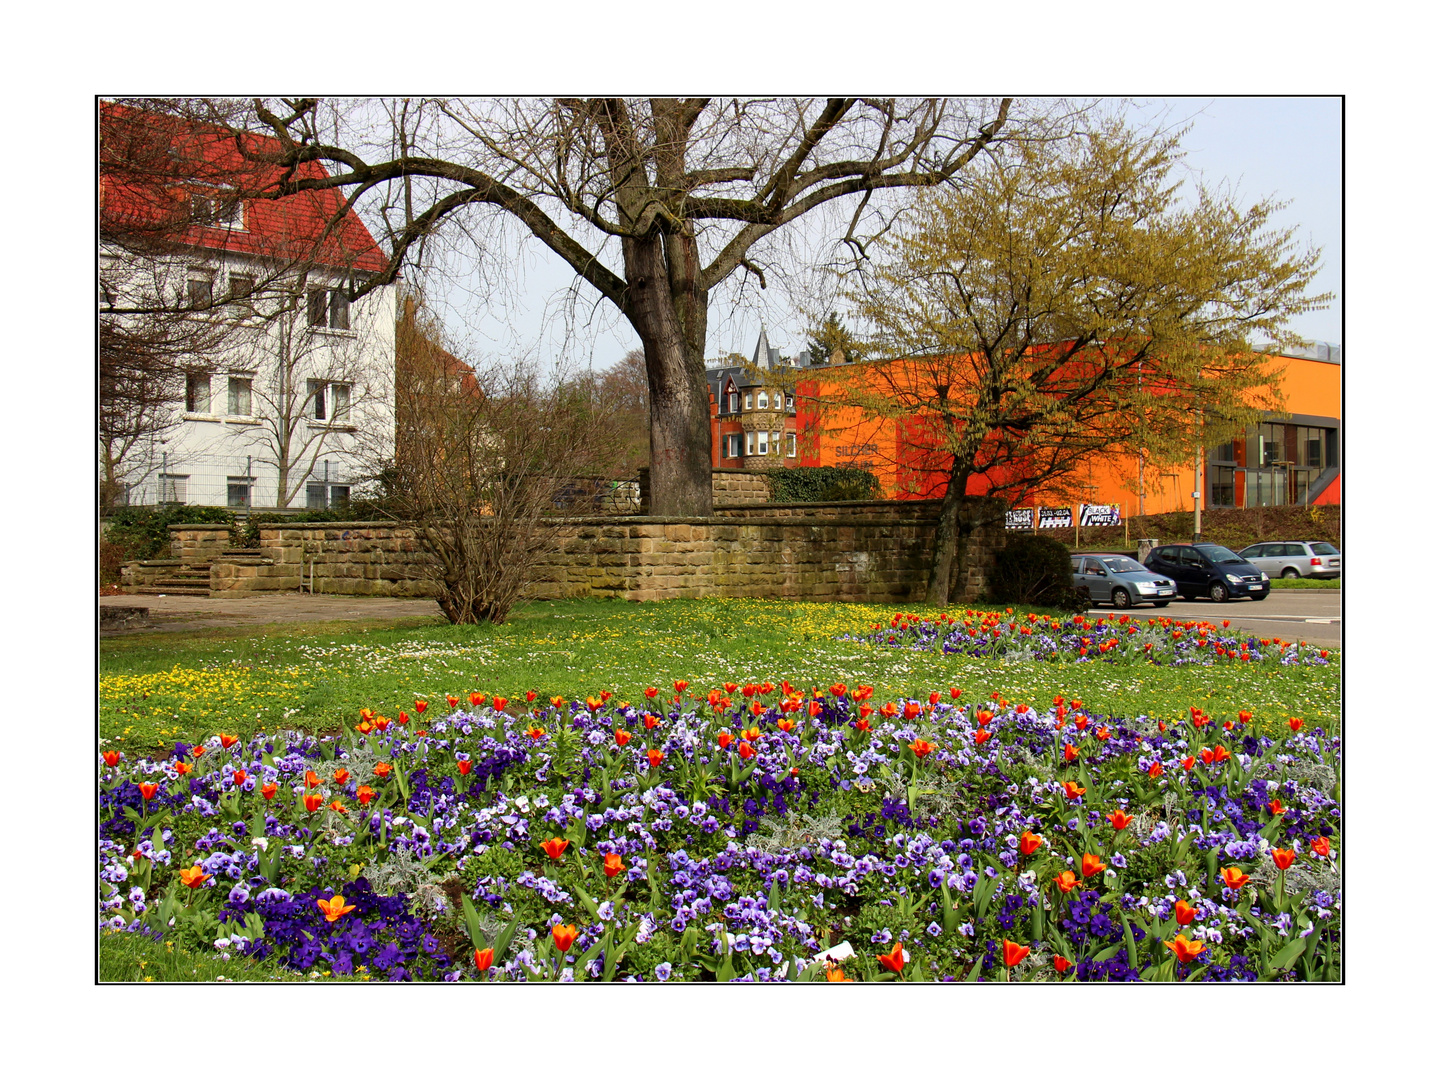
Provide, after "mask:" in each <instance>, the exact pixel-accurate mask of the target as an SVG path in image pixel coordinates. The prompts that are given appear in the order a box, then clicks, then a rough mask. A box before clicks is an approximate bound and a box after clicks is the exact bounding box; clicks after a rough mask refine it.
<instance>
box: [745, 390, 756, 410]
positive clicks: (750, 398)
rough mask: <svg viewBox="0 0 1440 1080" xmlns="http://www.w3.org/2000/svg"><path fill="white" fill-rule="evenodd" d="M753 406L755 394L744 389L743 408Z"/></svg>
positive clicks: (751, 407)
mask: <svg viewBox="0 0 1440 1080" xmlns="http://www.w3.org/2000/svg"><path fill="white" fill-rule="evenodd" d="M754 407H755V395H754V394H752V393H751V392H750V391H749V390H746V391H745V408H746V409H747V410H749V409H753V408H754Z"/></svg>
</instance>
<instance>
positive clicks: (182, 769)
mask: <svg viewBox="0 0 1440 1080" xmlns="http://www.w3.org/2000/svg"><path fill="white" fill-rule="evenodd" d="M192 770H193V766H191V764H190V763H189V762H188V761H177V762H175V775H176V776H184V775H185V774H186V773H188V772H191V771H192Z"/></svg>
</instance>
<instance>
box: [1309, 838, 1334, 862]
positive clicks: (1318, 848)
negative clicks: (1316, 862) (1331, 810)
mask: <svg viewBox="0 0 1440 1080" xmlns="http://www.w3.org/2000/svg"><path fill="white" fill-rule="evenodd" d="M1310 850H1311V851H1313V852H1314V853H1315V854H1316V855H1319V856H1320V857H1321V858H1322V859H1328V858H1329V857H1330V838H1329V837H1326V836H1317V837H1316V838H1315V839H1314V840H1311V841H1310Z"/></svg>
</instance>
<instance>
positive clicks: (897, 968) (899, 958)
mask: <svg viewBox="0 0 1440 1080" xmlns="http://www.w3.org/2000/svg"><path fill="white" fill-rule="evenodd" d="M875 959H876V960H879V961H880V966H881V967H883V968H885V969H887V970H889V971H893V972H895V974H896V975H899V974H900V972H901V971H903V970H904V968H905V950H904V948H902V947H901V945H900V942H898V941H897V942H895V947H894V948H893V949H891V950H890V951H889V952H888V953H886V954H885V955H884V956H877V957H875Z"/></svg>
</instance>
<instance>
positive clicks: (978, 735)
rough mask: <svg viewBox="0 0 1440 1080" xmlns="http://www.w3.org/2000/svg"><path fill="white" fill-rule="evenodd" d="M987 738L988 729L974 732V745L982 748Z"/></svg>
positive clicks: (988, 735)
mask: <svg viewBox="0 0 1440 1080" xmlns="http://www.w3.org/2000/svg"><path fill="white" fill-rule="evenodd" d="M988 738H990V729H989V728H983V727H982V728H981V729H980V730H979V731H977V732H975V745H976V746H983V745H984V743H985V740H987V739H988Z"/></svg>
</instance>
